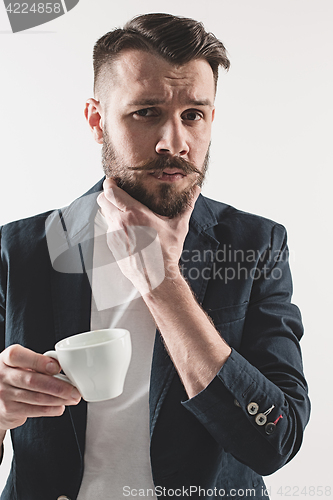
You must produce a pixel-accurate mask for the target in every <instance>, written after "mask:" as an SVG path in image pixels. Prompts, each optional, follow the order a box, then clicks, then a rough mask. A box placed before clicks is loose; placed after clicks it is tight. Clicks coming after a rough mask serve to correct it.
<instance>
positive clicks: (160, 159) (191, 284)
mask: <svg viewBox="0 0 333 500" xmlns="http://www.w3.org/2000/svg"><path fill="white" fill-rule="evenodd" d="M220 65H222V66H223V67H224V68H225V69H228V67H229V61H228V58H227V56H226V51H225V48H224V46H223V45H222V43H221V42H219V41H218V40H217V39H216V38H215V37H214V35H212V34H209V33H206V32H205V30H204V28H203V26H202V25H201V24H199V23H197V22H196V21H193V20H191V19H186V18H179V17H175V16H170V15H167V14H149V15H145V16H139V17H138V18H136V19H134V20H132V21H130V22H129V23H128V24H127V25H126V26H125V27H124V29H119V30H115V31H113V32H111V33H108V34H107V35H105V36H104V37H102V38H101V39H100V40H99V41H98V42H97V44H96V46H95V50H94V70H95V97H94V99H89V100H88V102H87V104H86V109H85V116H86V119H87V121H88V124H89V126H90V128H91V131H92V133H93V135H94V138H95V140H96V141H97V142H98V143H100V144H102V145H103V167H104V171H105V174H106V180H105V181H104V183H103V192H102V193H101V190H102V182H100V183H98V184H97V185H96V186H95V187H94V188H93V189H92V190H91V191H90V192H89V193H87V195H86V196H84V197H82V198H80V199H79V200H76V201H75V202H74V203H73V204H72V205H70V206H69V207H66V208H65V209H63V210H58V211H54V212H51V213H47V214H42V215H40V216H37V217H33V218H31V219H27V220H24V221H18V222H15V223H12V224H8V225H6V226H4V227H3V228H2V239H1V287H0V317H1V338H2V342H3V348H4V350H3V352H2V353H1V355H0V429H1V432H2V436H4V434H5V432H6V430H8V429H11V433H12V440H13V448H14V462H13V468H12V471H11V475H10V477H9V480H8V482H7V485H6V488H5V490H4V492H3V494H2V496H1V498H2V499H9V498H11V499H12V498H16V499H24V500H30V499H34V500H36V499H41V500H42V499H43V500H45V498H48V499H49V498H50V499H66V498H70V499H72V500H73V499H75V498H78V499H79V500H86V499H88V498H93V497H94V498H95V497H96V498H112V499H120V498H123V497H124V496H150V497H154V498H156V497H158V496H181V497H188V496H191V497H193V498H223V497H225V496H227V495H228V496H232V497H233V498H242V497H244V495H246V496H249V495H251V496H255V497H264V498H267V492H266V491H265V489H264V483H263V480H262V477H261V475H265V474H271V473H272V472H274V471H275V470H277V469H278V468H280V467H282V466H283V465H284V464H285V463H286V462H288V461H289V460H290V459H291V458H292V457H293V456H294V455H295V454H296V453H297V451H298V450H299V448H300V445H301V441H302V434H303V430H304V427H305V425H306V423H307V421H308V418H309V401H308V397H307V386H306V382H305V380H304V376H303V372H302V362H301V355H300V348H299V340H300V338H301V336H302V326H301V319H300V314H299V311H298V309H297V308H296V306H294V305H292V304H291V303H290V297H291V292H292V286H291V278H290V272H289V266H288V262H287V260H288V258H287V256H288V250H287V245H286V234H285V230H284V228H283V227H282V226H280V225H279V224H275V223H274V222H272V221H269V220H266V219H263V218H261V217H257V216H253V215H251V214H246V213H243V212H240V211H237V210H236V209H234V208H232V207H229V206H226V205H224V204H222V203H218V202H215V201H212V200H208V199H207V198H204V197H203V196H202V195H201V194H200V186H201V185H202V182H203V179H204V175H205V172H206V169H207V165H208V151H209V145H210V138H211V126H212V122H213V119H214V112H215V109H214V97H215V92H216V83H217V75H218V67H219V66H220ZM96 201H97V203H96ZM148 241H149V242H153V243H154V246H153V248H154V251H153V252H150V254H145V255H146V257H144V258H143V257H142V255H144V250H145V248H146V247H147V246H149V245H148V244H147V242H148ZM147 255H148V257H149V258H147ZM161 263H162V273H161ZM179 264H180V265H179ZM108 327H126V328H128V329H129V331H130V332H131V337H132V343H133V360H132V362H131V366H130V369H129V372H128V375H127V379H126V383H125V389H124V393H123V394H122V395H121V396H119V398H116V399H114V400H110V401H106V402H102V403H90V404H88V405H87V404H86V403H85V402H84V401H82V400H81V401H80V395H79V394H78V392H77V390H76V389H75V388H74V387H72V386H71V385H70V384H67V383H66V382H63V381H60V380H57V379H55V378H53V377H52V375H54V374H56V373H58V372H59V371H60V367H59V365H58V364H57V363H56V362H55V361H54V360H53V359H51V358H49V357H47V356H42V353H43V352H45V351H47V350H49V349H51V348H52V347H53V345H54V344H55V343H56V342H57V341H58V340H60V339H61V338H65V337H67V336H70V335H73V334H75V333H79V332H82V331H88V330H90V329H92V330H94V329H99V328H108ZM156 327H157V332H156V334H155V331H156ZM148 396H149V404H148ZM46 417H52V418H46ZM148 423H149V426H148Z"/></svg>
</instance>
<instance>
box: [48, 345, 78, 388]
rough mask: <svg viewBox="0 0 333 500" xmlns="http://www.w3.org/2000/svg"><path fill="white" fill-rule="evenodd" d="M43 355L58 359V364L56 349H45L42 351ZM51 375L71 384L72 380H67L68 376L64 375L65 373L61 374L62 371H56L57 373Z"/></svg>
mask: <svg viewBox="0 0 333 500" xmlns="http://www.w3.org/2000/svg"><path fill="white" fill-rule="evenodd" d="M44 356H49V357H50V358H53V359H55V360H56V361H58V363H59V365H60V362H59V359H58V354H57V353H56V351H46V352H44ZM60 366H61V365H60ZM53 377H55V378H58V379H59V380H63V381H64V382H67V383H68V384H71V385H73V382H72V381H71V380H69V378H68V377H66V375H63V374H62V373H57V375H53Z"/></svg>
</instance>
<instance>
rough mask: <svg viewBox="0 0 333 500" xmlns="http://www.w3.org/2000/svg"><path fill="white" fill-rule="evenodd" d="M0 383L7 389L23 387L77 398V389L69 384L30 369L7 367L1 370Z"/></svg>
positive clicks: (63, 397)
mask: <svg viewBox="0 0 333 500" xmlns="http://www.w3.org/2000/svg"><path fill="white" fill-rule="evenodd" d="M1 381H2V384H5V385H6V387H7V389H8V391H13V390H17V389H23V390H26V391H32V392H39V393H43V394H48V395H51V396H55V397H57V398H60V399H63V400H69V399H79V398H80V394H79V392H78V390H77V389H76V388H75V387H74V386H73V385H71V384H69V383H67V382H64V381H63V380H59V379H57V378H55V377H53V376H51V375H44V374H42V373H37V372H35V371H31V370H22V369H20V368H11V367H7V368H6V370H3V373H2V378H1Z"/></svg>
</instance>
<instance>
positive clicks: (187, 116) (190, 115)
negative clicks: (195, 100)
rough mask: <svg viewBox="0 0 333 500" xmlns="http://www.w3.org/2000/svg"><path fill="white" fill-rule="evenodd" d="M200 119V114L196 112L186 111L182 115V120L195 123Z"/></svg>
mask: <svg viewBox="0 0 333 500" xmlns="http://www.w3.org/2000/svg"><path fill="white" fill-rule="evenodd" d="M201 118H202V114H201V113H199V112H198V111H187V112H186V113H184V114H183V120H189V121H197V120H200V119H201Z"/></svg>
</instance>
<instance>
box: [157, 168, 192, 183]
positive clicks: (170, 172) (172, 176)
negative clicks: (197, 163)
mask: <svg viewBox="0 0 333 500" xmlns="http://www.w3.org/2000/svg"><path fill="white" fill-rule="evenodd" d="M150 175H152V176H153V177H155V179H158V180H160V181H164V182H176V181H179V180H181V179H183V178H184V177H186V174H185V173H184V172H183V171H182V170H177V169H170V168H166V169H165V170H163V171H161V170H158V171H157V172H150Z"/></svg>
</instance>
